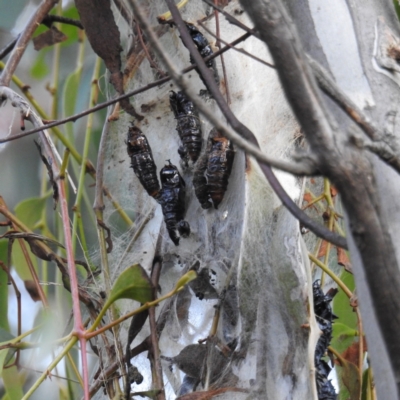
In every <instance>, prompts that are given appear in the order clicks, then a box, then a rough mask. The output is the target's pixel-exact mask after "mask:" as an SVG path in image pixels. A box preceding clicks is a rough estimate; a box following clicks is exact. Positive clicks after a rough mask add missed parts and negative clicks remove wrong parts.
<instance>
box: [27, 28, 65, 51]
mask: <svg viewBox="0 0 400 400" xmlns="http://www.w3.org/2000/svg"><path fill="white" fill-rule="evenodd" d="M67 39H68V38H67V37H66V36H65V35H64V34H63V33H62V32H61V31H59V30H58V29H57V28H56V27H55V26H52V27H51V28H50V29H49V30H47V31H46V32H43V33H41V34H40V35H38V36H36V37H35V38H34V39H33V47H34V48H35V50H36V51H39V50H41V49H43V48H44V47H48V46H52V45H53V44H56V43H61V42H64V41H65V40H67Z"/></svg>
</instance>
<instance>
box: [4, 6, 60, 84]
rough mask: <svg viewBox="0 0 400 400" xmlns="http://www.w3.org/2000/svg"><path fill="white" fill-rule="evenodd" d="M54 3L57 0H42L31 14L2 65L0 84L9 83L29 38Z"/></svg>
mask: <svg viewBox="0 0 400 400" xmlns="http://www.w3.org/2000/svg"><path fill="white" fill-rule="evenodd" d="M56 3H57V0H43V2H42V3H41V4H40V6H39V7H38V8H37V9H36V12H35V13H34V14H33V16H32V17H31V19H30V20H29V22H28V24H27V25H26V27H25V29H24V31H23V32H22V33H21V35H20V36H19V38H18V40H17V43H16V45H15V47H14V50H13V52H12V54H11V56H10V58H9V59H8V61H7V64H6V66H5V67H4V70H3V72H2V74H1V76H0V86H9V85H10V82H11V78H12V76H13V74H14V71H15V70H16V68H17V66H18V64H19V62H20V60H21V57H22V55H23V54H24V51H25V49H26V46H27V45H28V42H29V40H30V39H31V37H32V35H33V33H34V32H35V30H36V28H37V27H38V25H39V24H40V22H41V21H42V20H43V18H44V17H45V16H46V15H47V13H48V12H49V11H50V10H51V9H52V8H53V6H54V5H55V4H56Z"/></svg>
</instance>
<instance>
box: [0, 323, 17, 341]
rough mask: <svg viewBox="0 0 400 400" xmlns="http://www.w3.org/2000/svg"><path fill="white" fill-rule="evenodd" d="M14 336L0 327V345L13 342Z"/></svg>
mask: <svg viewBox="0 0 400 400" xmlns="http://www.w3.org/2000/svg"><path fill="white" fill-rule="evenodd" d="M14 338H15V336H13V335H11V333H10V332H8V330H6V329H4V328H1V327H0V345H2V344H5V343H8V342H10V341H11V340H13V339H14Z"/></svg>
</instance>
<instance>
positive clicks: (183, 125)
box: [169, 91, 203, 164]
mask: <svg viewBox="0 0 400 400" xmlns="http://www.w3.org/2000/svg"><path fill="white" fill-rule="evenodd" d="M169 103H170V105H171V109H172V111H173V112H174V115H175V119H176V120H177V125H176V130H177V131H178V133H179V137H180V138H181V140H182V146H181V147H179V149H178V153H179V155H180V156H181V158H182V159H183V160H184V161H185V162H186V164H187V159H188V157H189V158H190V159H191V160H192V161H193V163H195V162H196V161H197V159H198V158H199V155H200V152H201V145H202V142H203V139H202V135H201V125H200V120H199V114H198V112H197V110H196V108H195V107H194V104H193V103H192V102H191V100H189V99H188V98H187V97H186V96H185V94H184V93H183V92H177V93H175V92H174V91H171V92H170V95H169Z"/></svg>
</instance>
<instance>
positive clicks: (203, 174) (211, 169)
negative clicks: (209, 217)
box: [193, 128, 235, 208]
mask: <svg viewBox="0 0 400 400" xmlns="http://www.w3.org/2000/svg"><path fill="white" fill-rule="evenodd" d="M234 157H235V151H234V149H233V144H232V142H231V141H230V140H229V139H227V138H226V137H225V136H223V135H222V134H221V133H220V132H219V131H218V130H217V129H216V128H214V129H212V130H211V132H210V134H209V136H208V140H207V148H206V151H205V153H204V154H203V156H202V157H201V159H200V160H199V161H198V163H197V165H196V169H195V171H194V175H193V185H194V189H195V194H196V197H197V198H198V200H199V201H200V204H201V206H202V207H203V208H210V207H211V203H210V200H211V201H212V203H213V205H214V207H215V208H218V206H219V204H220V203H221V201H222V199H223V198H224V195H225V192H226V189H227V188H228V180H229V176H230V174H231V172H232V165H233V159H234Z"/></svg>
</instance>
